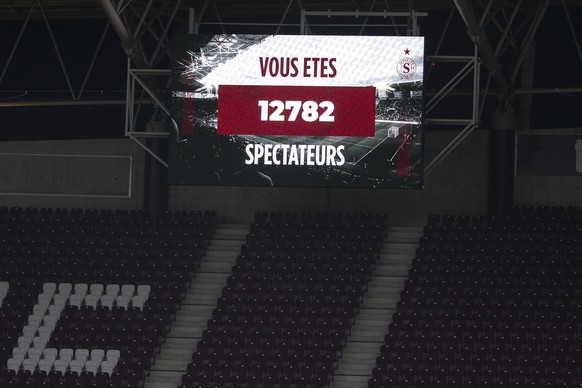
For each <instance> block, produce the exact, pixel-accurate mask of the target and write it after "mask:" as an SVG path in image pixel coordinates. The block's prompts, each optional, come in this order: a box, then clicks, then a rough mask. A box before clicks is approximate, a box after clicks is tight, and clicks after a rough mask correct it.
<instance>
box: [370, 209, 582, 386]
mask: <svg viewBox="0 0 582 388" xmlns="http://www.w3.org/2000/svg"><path fill="white" fill-rule="evenodd" d="M510 213H511V214H509V215H508V216H507V217H505V218H502V219H501V220H500V219H497V218H485V217H473V218H470V217H466V216H465V217H454V216H430V217H429V218H428V220H427V225H426V227H425V229H424V237H423V238H422V239H421V245H420V248H419V249H418V251H417V255H416V258H415V260H414V261H413V266H412V268H411V270H410V271H409V277H408V279H407V280H406V282H405V289H404V290H403V292H402V293H401V298H400V301H399V302H398V304H397V309H396V312H395V313H394V315H393V319H392V322H391V324H390V325H389V328H388V334H387V335H386V337H385V339H384V344H383V345H382V347H381V349H380V353H381V355H380V356H379V357H378V358H377V360H376V367H375V368H374V369H373V371H372V377H371V379H370V380H369V382H368V385H369V387H370V388H380V387H383V388H384V387H385V388H388V387H390V388H392V387H400V388H412V387H424V386H438V387H441V386H442V387H448V386H451V387H452V386H455V387H456V386H462V387H487V386H496V387H497V386H511V387H513V386H532V387H533V386H535V387H541V386H556V387H557V386H559V387H574V386H582V364H581V363H580V360H582V357H581V356H582V350H581V349H582V348H580V346H578V344H579V343H580V341H581V340H582V334H581V333H582V326H581V323H580V319H579V318H580V316H582V292H580V290H582V277H581V276H580V269H581V268H580V263H582V251H581V252H578V246H576V244H577V242H574V240H575V239H576V238H578V236H575V235H572V236H570V237H571V239H570V240H569V241H572V242H571V243H570V245H572V247H573V249H572V251H571V252H568V253H567V254H558V253H557V252H555V251H556V250H557V249H555V247H554V246H552V244H556V243H557V242H558V240H556V239H555V238H554V237H555V236H556V234H555V233H554V230H560V231H561V232H560V236H562V237H564V236H568V235H569V234H570V233H572V232H571V231H573V230H576V228H578V227H579V226H581V225H582V224H581V222H580V221H581V218H580V216H581V215H582V214H581V213H580V212H579V209H578V208H574V207H571V208H568V209H564V208H555V209H549V208H539V209H535V208H533V209H532V208H527V209H518V208H514V209H512V211H511V212H510ZM528 220H534V222H537V223H542V224H544V225H545V227H544V228H542V229H543V230H542V229H535V228H530V226H531V224H529V225H530V226H528V227H523V225H524V223H526V222H529V221H528ZM550 223H551V224H552V229H549V228H548V227H547V226H548V225H549V224H550ZM526 224H527V223H526ZM560 224H562V225H560ZM483 225H488V226H486V227H483ZM472 226H478V230H479V231H478V232H475V235H476V236H481V237H482V238H485V236H487V239H489V240H490V241H488V242H487V244H488V245H489V247H490V249H487V250H486V251H481V252H469V251H468V250H467V249H466V248H467V246H468V244H469V243H468V242H467V241H465V240H464V239H463V238H462V237H463V236H464V237H468V236H469V234H471V233H473V232H469V233H467V231H468V230H469V229H468V228H469V227H472ZM562 226H563V227H564V228H566V229H567V230H568V232H567V233H566V234H564V233H562V231H563V228H562ZM519 228H521V230H528V228H530V229H529V230H530V231H533V230H534V229H535V233H534V234H532V236H535V238H532V239H530V240H523V241H521V242H520V244H522V248H521V249H520V250H514V251H511V250H508V249H504V248H503V246H504V244H506V240H505V239H506V237H507V236H509V235H511V233H515V231H517V230H518V229H519ZM474 230H477V229H474ZM462 233H465V235H463V234H462ZM519 233H521V232H519ZM542 233H545V236H544V235H542ZM496 238H497V239H496ZM445 244H446V246H445ZM550 251H551V252H552V253H549V252H550Z"/></svg>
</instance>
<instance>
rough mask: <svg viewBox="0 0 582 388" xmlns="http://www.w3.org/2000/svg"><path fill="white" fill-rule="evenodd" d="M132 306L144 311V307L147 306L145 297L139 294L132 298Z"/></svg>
mask: <svg viewBox="0 0 582 388" xmlns="http://www.w3.org/2000/svg"><path fill="white" fill-rule="evenodd" d="M131 305H132V306H133V307H137V308H138V309H140V310H143V306H144V305H145V297H143V296H142V295H139V294H138V295H136V296H134V297H133V298H131Z"/></svg>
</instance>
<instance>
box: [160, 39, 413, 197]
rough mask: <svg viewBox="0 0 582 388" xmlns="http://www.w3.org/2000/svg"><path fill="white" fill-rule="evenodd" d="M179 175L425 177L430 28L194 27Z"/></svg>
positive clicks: (405, 183)
mask: <svg viewBox="0 0 582 388" xmlns="http://www.w3.org/2000/svg"><path fill="white" fill-rule="evenodd" d="M173 50H174V63H173V69H172V96H171V97H172V118H173V119H172V124H173V126H172V131H171V136H170V153H169V158H170V174H169V180H170V182H169V183H170V184H189V185H228V186H234V185H247V186H284V187H290V186H300V187H367V188H408V187H411V188H418V187H421V186H422V170H423V160H422V156H423V152H422V151H423V150H422V143H423V133H422V125H421V123H422V117H423V98H422V95H423V61H424V39H423V38H422V37H382V36H313V35H226V34H223V35H184V36H180V37H178V38H177V39H176V40H175V42H174V47H173Z"/></svg>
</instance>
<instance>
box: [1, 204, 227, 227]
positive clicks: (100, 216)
mask: <svg viewBox="0 0 582 388" xmlns="http://www.w3.org/2000/svg"><path fill="white" fill-rule="evenodd" d="M19 220H28V221H32V222H34V221H40V222H51V223H54V224H58V223H59V222H61V221H83V220H86V221H90V222H102V221H103V222H106V223H114V222H116V221H119V222H127V221H132V222H135V223H137V224H141V225H144V224H148V223H149V222H151V221H152V217H151V216H150V215H149V214H147V213H146V212H144V211H143V210H140V209H131V210H126V209H116V210H113V209H80V208H72V209H67V208H56V209H53V208H47V207H44V208H40V209H39V208H36V207H27V208H22V207H18V206H15V207H11V208H8V207H5V206H0V223H3V224H4V223H7V222H8V223H9V222H10V221H19ZM154 221H158V222H160V223H170V222H179V223H194V224H204V223H209V224H211V225H216V221H217V216H216V212H214V211H205V212H201V211H196V210H192V211H186V210H165V211H163V212H162V213H161V214H160V215H159V216H158V217H157V219H156V220H154Z"/></svg>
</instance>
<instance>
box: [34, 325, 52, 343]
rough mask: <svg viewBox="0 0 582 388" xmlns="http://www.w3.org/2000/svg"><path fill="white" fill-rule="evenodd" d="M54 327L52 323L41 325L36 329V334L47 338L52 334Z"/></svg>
mask: <svg viewBox="0 0 582 388" xmlns="http://www.w3.org/2000/svg"><path fill="white" fill-rule="evenodd" d="M54 329H55V327H54V325H50V326H49V325H46V326H41V327H40V328H39V329H38V336H39V337H42V338H46V339H47V340H49V339H50V338H51V335H52V334H53V330H54Z"/></svg>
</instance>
